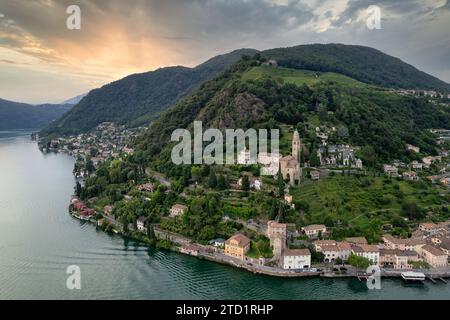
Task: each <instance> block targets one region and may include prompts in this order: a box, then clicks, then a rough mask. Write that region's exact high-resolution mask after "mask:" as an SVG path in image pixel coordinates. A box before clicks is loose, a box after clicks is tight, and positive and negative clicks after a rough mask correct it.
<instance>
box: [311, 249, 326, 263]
mask: <svg viewBox="0 0 450 320" xmlns="http://www.w3.org/2000/svg"><path fill="white" fill-rule="evenodd" d="M324 260H325V255H324V254H323V253H322V252H317V251H314V250H312V251H311V261H312V262H315V263H322V262H323V261H324Z"/></svg>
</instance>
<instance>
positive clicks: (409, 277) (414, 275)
mask: <svg viewBox="0 0 450 320" xmlns="http://www.w3.org/2000/svg"><path fill="white" fill-rule="evenodd" d="M401 275H402V278H403V280H405V281H425V279H426V277H425V274H424V273H422V272H413V271H407V272H402V274H401Z"/></svg>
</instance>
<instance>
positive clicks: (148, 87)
mask: <svg viewBox="0 0 450 320" xmlns="http://www.w3.org/2000/svg"><path fill="white" fill-rule="evenodd" d="M256 52H257V51H256V50H253V49H241V50H236V51H233V52H231V53H228V54H224V55H220V56H216V57H214V58H212V59H210V60H208V61H206V62H205V63H203V64H200V65H199V66H197V67H195V68H187V67H181V66H177V67H168V68H161V69H158V70H156V71H152V72H146V73H141V74H133V75H130V76H128V77H125V78H123V79H121V80H118V81H115V82H113V83H110V84H108V85H105V86H104V87H102V88H100V89H95V90H92V91H91V92H90V93H89V94H88V95H87V96H86V97H84V98H82V99H81V101H80V102H79V103H78V104H77V105H76V106H75V107H74V108H73V109H72V110H71V111H70V112H68V113H67V114H66V115H64V116H63V117H62V118H61V119H59V120H58V121H56V122H54V123H52V124H51V125H49V126H48V127H47V128H45V129H44V130H43V131H42V132H41V135H47V136H55V135H70V134H78V133H80V132H87V131H89V130H92V129H94V128H95V127H96V126H97V125H98V124H100V123H102V122H115V123H119V124H125V125H129V126H139V125H145V124H148V123H149V122H150V121H151V120H154V119H155V118H156V117H157V115H158V114H159V113H160V112H161V111H164V110H166V109H167V108H168V107H170V106H171V105H173V104H174V103H175V102H176V101H178V100H179V99H180V98H182V97H184V96H186V94H188V93H189V92H190V91H191V90H192V89H193V88H195V87H197V86H198V85H200V84H201V83H203V82H204V81H207V80H209V79H211V78H213V77H214V76H216V75H218V74H219V73H220V72H222V71H224V70H225V69H226V68H228V67H229V66H231V65H232V64H233V63H235V62H236V61H238V60H239V59H241V57H242V56H243V55H253V54H255V53H256Z"/></svg>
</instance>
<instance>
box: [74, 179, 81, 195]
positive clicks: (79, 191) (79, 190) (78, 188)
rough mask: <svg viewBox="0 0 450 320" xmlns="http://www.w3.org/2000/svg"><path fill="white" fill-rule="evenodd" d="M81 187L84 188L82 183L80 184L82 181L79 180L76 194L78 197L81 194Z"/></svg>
mask: <svg viewBox="0 0 450 320" xmlns="http://www.w3.org/2000/svg"><path fill="white" fill-rule="evenodd" d="M81 189H82V187H81V184H80V182H78V181H77V184H76V186H75V195H76V196H77V197H80V196H81Z"/></svg>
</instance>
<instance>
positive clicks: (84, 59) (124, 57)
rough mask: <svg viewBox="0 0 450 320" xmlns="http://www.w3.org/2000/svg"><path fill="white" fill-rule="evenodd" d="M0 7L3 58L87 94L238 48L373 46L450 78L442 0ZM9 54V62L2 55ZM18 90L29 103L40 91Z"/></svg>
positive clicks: (447, 9)
mask: <svg viewBox="0 0 450 320" xmlns="http://www.w3.org/2000/svg"><path fill="white" fill-rule="evenodd" d="M74 3H76V4H77V5H79V6H80V8H81V17H82V27H81V30H79V31H76V30H68V29H67V28H66V18H67V16H68V15H67V14H66V8H67V7H68V6H69V5H72V4H74ZM373 4H376V5H378V6H380V7H381V9H382V28H383V29H382V30H368V29H367V27H366V24H365V16H364V13H365V10H366V9H367V7H368V6H369V5H373ZM0 8H1V13H0V17H1V18H0V49H1V48H3V50H0V57H1V58H2V59H3V60H10V61H15V62H17V68H25V69H27V70H32V71H36V72H41V73H46V74H48V77H53V78H55V79H56V77H60V76H61V75H64V76H65V77H70V78H71V79H73V80H74V81H78V82H80V83H81V86H78V88H80V87H81V88H85V90H86V91H87V90H89V89H91V88H92V87H93V86H100V85H101V84H104V83H107V82H110V81H112V80H115V79H118V78H120V77H122V76H125V75H127V74H130V73H134V72H144V71H148V70H153V69H156V68H158V67H162V66H169V65H187V66H193V65H196V64H198V63H201V62H202V61H205V60H206V59H208V58H210V57H211V56H214V55H216V54H220V53H224V52H227V51H231V50H234V49H237V48H242V47H253V48H255V49H266V48H272V47H280V46H283V47H284V46H291V45H297V44H302V43H312V42H314V43H316V42H317V43H326V42H343V43H348V44H362V45H369V46H373V47H375V48H377V49H380V50H382V51H385V52H386V53H389V54H392V55H395V56H398V57H400V58H402V59H405V60H406V61H407V62H410V63H413V64H415V65H417V66H419V67H420V68H421V69H423V70H425V71H427V72H431V73H434V74H436V75H440V76H443V77H444V79H445V80H447V81H450V77H449V76H448V72H447V73H446V72H442V70H450V66H449V65H448V64H449V63H450V62H449V59H448V56H449V55H450V41H449V35H448V30H449V27H450V25H449V24H450V23H449V21H450V5H449V2H448V1H447V0H420V1H419V0H411V1H403V0H389V1H388V0H378V1H373V0H214V1H210V0H164V1H160V0H128V1H123V0H108V1H96V0H78V1H73V0H58V1H54V0H38V1H29V0H14V1H9V0H0ZM430 48H431V49H430ZM12 51H13V52H15V53H16V54H15V55H14V57H11V56H10V57H8V58H6V57H4V56H3V55H4V54H6V52H8V54H9V55H12V53H11V52H12ZM25 62H26V63H25ZM3 63H6V62H4V61H3ZM10 65H11V64H10ZM21 70H22V69H21ZM18 73H20V74H24V73H22V72H19V71H18ZM78 90H79V89H78ZM22 91H23V92H24V94H25V95H28V96H29V97H30V99H33V97H34V96H38V95H39V94H43V93H36V92H31V89H30V90H29V91H27V90H26V88H23V90H22ZM79 93H82V92H73V95H76V94H79ZM3 94H5V92H4V91H2V83H1V82H0V96H2V95H3Z"/></svg>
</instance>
